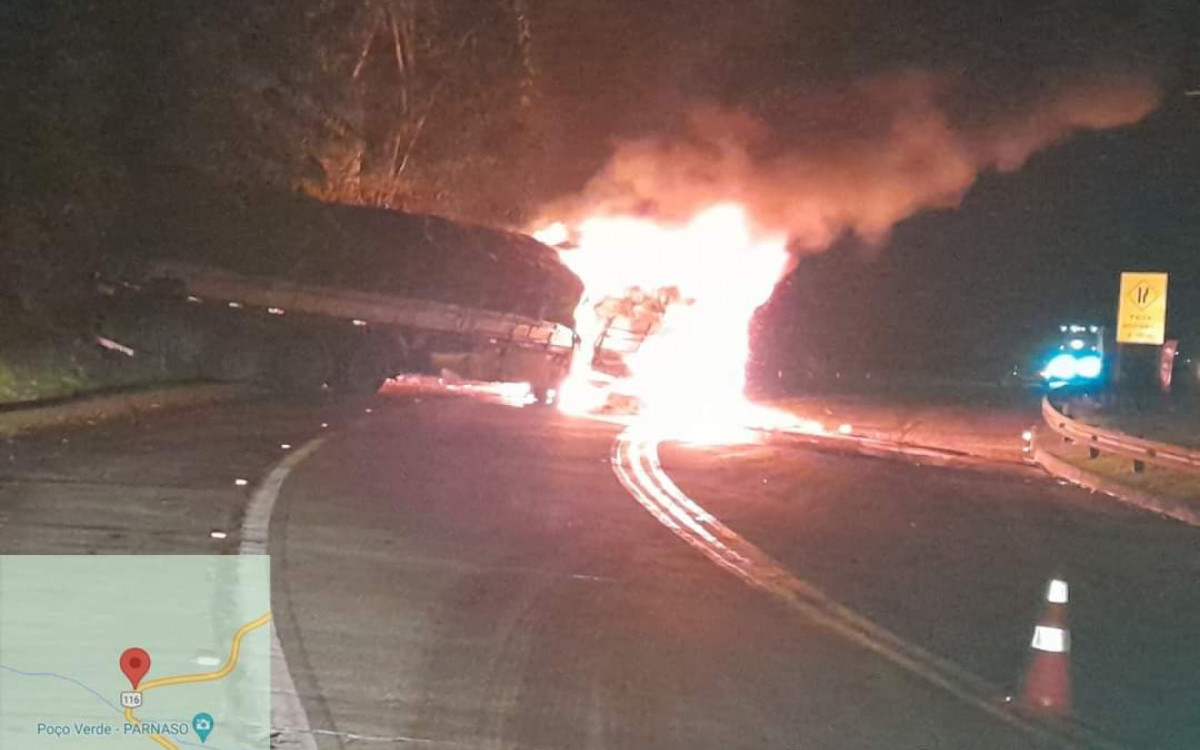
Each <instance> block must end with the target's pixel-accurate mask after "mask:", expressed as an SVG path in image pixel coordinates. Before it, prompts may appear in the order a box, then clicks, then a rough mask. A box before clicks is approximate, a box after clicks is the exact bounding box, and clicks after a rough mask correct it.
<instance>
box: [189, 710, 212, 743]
mask: <svg viewBox="0 0 1200 750" xmlns="http://www.w3.org/2000/svg"><path fill="white" fill-rule="evenodd" d="M192 729H195V730H196V735H197V736H198V737H200V741H201V742H208V735H209V734H210V733H211V732H212V730H213V717H212V714H196V715H195V716H193V717H192Z"/></svg>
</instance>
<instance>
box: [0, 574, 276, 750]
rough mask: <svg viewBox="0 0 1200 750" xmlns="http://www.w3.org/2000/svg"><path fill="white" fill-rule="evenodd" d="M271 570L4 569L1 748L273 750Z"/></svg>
mask: <svg viewBox="0 0 1200 750" xmlns="http://www.w3.org/2000/svg"><path fill="white" fill-rule="evenodd" d="M270 580H271V574H270V558H268V557H266V556H246V557H238V556H215V555H214V556H169V555H162V556H159V555H129V556H84V555H54V556H40V555H9V556H0V747H4V748H9V747H11V748H21V750H43V749H45V748H58V750H63V749H64V748H75V747H77V748H93V747H94V748H101V749H104V748H112V749H113V750H117V749H118V748H120V749H121V750H124V749H125V748H129V750H139V749H140V750H153V748H155V747H160V748H167V749H168V750H170V749H172V748H174V749H175V750H182V749H183V748H203V749H204V750H269V748H270V735H271V632H270V631H271V612H270V608H271V595H270Z"/></svg>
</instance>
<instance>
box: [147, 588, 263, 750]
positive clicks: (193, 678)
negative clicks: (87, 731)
mask: <svg viewBox="0 0 1200 750" xmlns="http://www.w3.org/2000/svg"><path fill="white" fill-rule="evenodd" d="M270 621H271V613H270V612H267V613H266V614H264V615H263V616H261V617H259V618H257V619H254V620H251V621H250V622H248V623H246V624H245V625H243V626H241V627H240V628H238V629H237V631H236V632H234V634H233V644H232V645H231V646H230V647H229V658H228V659H226V660H225V665H224V666H223V667H221V668H220V669H218V670H216V671H215V672H200V673H198V674H184V675H178V676H176V677H160V678H158V679H157V680H150V681H149V682H146V683H143V684H142V685H140V686H139V688H138V689H139V690H140V691H141V692H143V693H144V692H146V691H147V690H153V689H154V688H160V687H167V686H168V685H187V684H190V683H193V682H212V681H213V680H221V679H224V678H226V677H228V676H229V675H230V673H231V672H233V670H234V669H235V668H237V663H238V657H239V656H241V653H242V639H243V638H245V637H246V634H247V633H249V632H251V631H253V630H257V629H258V628H261V627H262V626H263V625H266V624H267V623H268V622H270ZM125 721H127V722H129V723H131V724H141V723H142V721H141V720H140V719H138V718H137V717H136V716H134V715H133V709H132V708H127V709H125ZM149 738H150V739H151V740H154V741H155V742H157V743H158V744H159V745H162V746H163V747H165V748H167V750H179V746H178V745H176V744H175V743H174V742H171V741H170V740H169V739H167V738H166V737H163V736H162V735H161V734H151V735H149Z"/></svg>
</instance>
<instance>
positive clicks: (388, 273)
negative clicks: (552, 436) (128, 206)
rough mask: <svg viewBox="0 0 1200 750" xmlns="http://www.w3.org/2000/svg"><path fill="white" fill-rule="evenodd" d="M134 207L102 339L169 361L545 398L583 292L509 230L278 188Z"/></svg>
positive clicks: (289, 381) (346, 384)
mask: <svg viewBox="0 0 1200 750" xmlns="http://www.w3.org/2000/svg"><path fill="white" fill-rule="evenodd" d="M147 202H148V203H150V204H151V205H150V206H149V208H150V211H149V212H148V213H144V214H143V217H144V221H142V222H140V223H133V224H131V225H130V226H129V227H127V228H126V231H125V232H124V234H123V235H122V241H124V242H127V243H132V244H131V245H130V246H132V247H134V248H136V250H137V253H136V255H138V256H139V257H141V258H143V259H145V260H142V261H140V262H138V263H136V264H133V265H131V266H129V267H127V268H124V269H122V272H121V273H120V275H119V277H118V280H117V281H116V282H115V283H112V282H110V283H106V284H104V285H103V287H104V291H105V292H106V294H107V295H108V297H109V304H108V306H107V309H108V312H107V314H106V315H105V322H104V324H102V331H101V333H105V331H104V330H103V328H105V327H107V329H108V331H109V332H111V334H112V336H113V338H114V339H118V340H120V341H122V342H123V343H129V344H130V345H131V346H132V347H137V348H140V349H141V350H142V351H151V352H154V353H155V354H156V355H157V356H160V357H162V358H164V359H165V360H169V368H170V369H172V370H174V371H177V372H178V371H189V370H191V371H194V372H195V374H197V375H200V376H203V377H207V378H210V379H214V380H220V381H226V382H231V381H232V382H245V381H257V382H262V383H264V384H267V385H270V386H272V387H275V388H278V389H281V390H289V391H305V390H315V389H332V390H337V391H344V392H358V393H362V392H373V391H374V390H376V389H378V388H379V386H380V384H381V383H382V382H383V380H384V379H385V378H387V377H389V376H392V375H395V374H398V373H402V372H428V373H440V372H443V371H444V370H446V369H450V370H453V371H454V372H455V373H457V374H458V375H461V376H463V377H466V378H471V379H478V380H505V381H524V382H528V383H529V384H530V385H531V388H532V390H533V392H534V394H535V395H536V396H538V397H539V400H542V401H549V400H550V399H551V398H552V397H553V393H554V392H555V391H556V390H557V388H558V384H559V383H560V382H561V380H562V379H563V378H564V377H565V376H566V374H567V372H568V370H569V368H570V361H571V357H572V356H573V354H574V351H575V348H576V345H577V344H578V337H577V336H576V335H575V333H574V331H573V330H572V322H573V321H572V314H573V311H574V308H575V305H576V304H577V302H578V300H579V297H580V295H581V293H582V287H581V285H580V282H579V280H578V279H577V278H575V277H574V275H573V274H571V273H570V271H569V270H567V269H566V268H565V267H564V266H562V265H561V264H560V263H559V262H558V259H557V256H556V253H555V252H554V251H553V250H551V249H550V248H548V247H545V246H544V245H541V244H540V243H538V242H536V241H534V240H533V239H531V238H529V237H526V236H524V235H520V234H516V233H512V232H504V231H499V230H494V229H487V228H483V227H474V226H466V225H462V224H457V223H454V222H450V221H447V220H445V219H441V218H438V217H432V216H418V215H410V214H401V213H397V212H394V211H386V210H380V209H370V208H361V207H352V206H338V205H328V204H323V203H319V202H316V201H312V200H309V199H306V198H302V197H300V196H296V195H290V194H268V195H258V196H252V197H250V198H247V197H246V196H245V195H244V194H243V195H232V196H231V195H229V194H225V193H216V194H213V193H211V192H210V193H207V194H206V195H203V196H197V195H191V196H188V197H187V198H186V199H182V200H181V199H180V198H179V197H178V196H175V197H173V198H172V199H170V200H162V199H160V198H157V197H155V196H148V197H147Z"/></svg>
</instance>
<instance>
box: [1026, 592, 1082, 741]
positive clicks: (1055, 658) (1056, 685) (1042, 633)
mask: <svg viewBox="0 0 1200 750" xmlns="http://www.w3.org/2000/svg"><path fill="white" fill-rule="evenodd" d="M1067 599H1068V588H1067V582H1066V581H1060V580H1058V579H1054V580H1052V581H1050V585H1049V586H1047V587H1046V611H1045V612H1044V613H1043V614H1042V617H1041V619H1040V620H1039V621H1038V624H1037V626H1036V627H1035V628H1034V629H1033V640H1032V641H1031V642H1030V644H1029V647H1030V650H1031V652H1032V653H1031V658H1030V661H1029V671H1028V672H1027V673H1026V675H1025V681H1024V684H1023V685H1022V686H1021V695H1020V697H1019V698H1018V699H1017V706H1018V707H1019V708H1020V709H1021V710H1022V711H1025V712H1027V713H1030V714H1035V715H1039V716H1057V717H1066V716H1070V715H1071V631H1070V630H1069V629H1068V628H1067Z"/></svg>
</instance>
